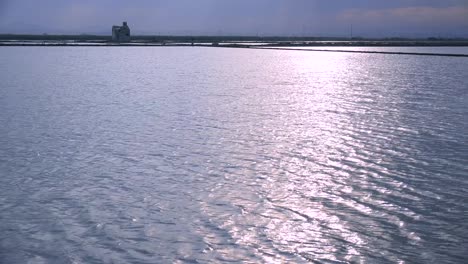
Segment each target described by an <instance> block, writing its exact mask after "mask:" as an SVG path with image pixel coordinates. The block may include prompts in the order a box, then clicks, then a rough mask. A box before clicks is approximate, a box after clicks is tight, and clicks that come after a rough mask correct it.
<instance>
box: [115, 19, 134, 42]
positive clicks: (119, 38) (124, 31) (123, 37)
mask: <svg viewBox="0 0 468 264" xmlns="http://www.w3.org/2000/svg"><path fill="white" fill-rule="evenodd" d="M112 41H115V42H130V28H129V27H128V25H127V22H123V25H122V26H112Z"/></svg>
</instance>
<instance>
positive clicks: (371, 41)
mask: <svg viewBox="0 0 468 264" xmlns="http://www.w3.org/2000/svg"><path fill="white" fill-rule="evenodd" d="M111 38H112V37H111V36H110V35H109V36H99V35H85V34H81V35H48V34H43V35H15V34H0V46H8V45H13V46H15V45H51V46H61V45H69V44H70V43H77V44H78V45H79V44H80V43H85V44H86V45H103V44H104V45H107V43H109V45H110V44H111V41H112V39H111ZM15 41H20V42H26V43H23V44H22V43H16V44H15ZM9 42H11V43H9ZM29 42H30V43H29ZM38 42H40V43H38ZM241 42H248V43H250V42H257V43H265V44H268V45H269V46H468V39H467V38H434V37H431V38H418V39H410V38H394V37H393V38H378V39H377V38H362V37H353V38H352V39H351V38H344V37H335V38H334V37H275V36H271V37H259V36H132V41H131V43H122V44H121V45H129V46H131V45H139V44H140V43H141V44H144V45H187V44H188V43H191V44H192V45H206V44H208V45H213V46H218V45H221V44H222V46H225V47H226V46H230V47H236V46H241V45H240V43H241ZM245 44H247V43H245ZM83 45H84V44H83ZM112 45H115V44H112ZM247 45H248V44H247ZM242 46H243V47H245V45H242Z"/></svg>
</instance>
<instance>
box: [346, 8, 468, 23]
mask: <svg viewBox="0 0 468 264" xmlns="http://www.w3.org/2000/svg"><path fill="white" fill-rule="evenodd" d="M338 20H340V21H345V22H349V23H362V24H368V23H378V24H382V23H383V24H385V23H386V24H390V25H391V24H398V25H401V24H406V25H408V26H419V25H438V26H464V27H466V26H468V7H445V8H435V7H403V8H391V9H380V10H366V9H348V10H345V11H343V12H341V13H340V14H338Z"/></svg>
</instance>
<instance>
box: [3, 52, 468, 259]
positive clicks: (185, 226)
mask: <svg viewBox="0 0 468 264" xmlns="http://www.w3.org/2000/svg"><path fill="white" fill-rule="evenodd" d="M71 50H72V49H60V48H56V49H47V48H44V49H43V50H41V51H42V53H36V52H32V51H34V49H24V50H22V52H24V53H25V55H27V56H29V57H30V58H31V61H36V60H37V61H40V62H41V63H40V65H41V67H35V66H34V64H32V63H30V64H29V65H24V62H23V61H20V60H17V59H15V57H13V58H12V57H8V54H6V53H5V52H4V54H3V55H5V57H6V58H7V60H8V61H9V63H8V67H6V64H5V63H3V64H2V63H0V69H2V70H3V71H4V72H5V73H6V75H5V76H6V77H11V78H6V79H5V87H7V88H5V89H4V90H2V91H1V94H0V95H1V96H2V97H1V98H7V100H6V101H7V104H3V105H2V106H0V109H1V110H3V111H2V113H4V114H2V115H0V118H1V120H0V121H2V122H3V123H4V124H6V125H5V127H6V128H3V130H0V132H2V133H4V135H6V136H5V137H3V138H1V139H0V143H2V144H3V146H4V148H3V149H4V150H3V152H1V151H0V158H2V160H4V161H6V162H4V163H3V164H1V165H0V166H2V167H1V168H2V169H3V170H4V171H8V172H9V174H8V175H10V176H7V178H3V179H1V182H0V183H2V184H3V185H2V186H4V187H3V189H1V191H3V192H2V193H5V197H8V198H7V200H5V201H6V202H4V203H3V204H4V205H2V206H3V207H2V208H8V209H9V210H10V211H8V213H7V214H8V215H7V216H8V219H13V220H15V221H13V220H12V221H6V222H5V223H4V227H0V231H5V232H11V231H9V230H15V231H20V232H15V234H11V235H10V237H9V238H7V241H14V242H15V243H11V244H15V245H19V246H17V247H16V249H14V248H13V247H11V252H14V253H15V254H14V255H15V256H22V255H21V254H20V251H18V250H19V249H20V250H22V251H21V252H23V251H24V252H35V251H34V249H35V248H37V246H38V245H39V244H41V243H44V241H46V239H45V238H47V237H49V238H53V239H52V240H53V241H55V240H56V239H55V238H58V239H57V241H63V242H60V243H54V242H53V241H49V240H47V242H48V243H49V244H50V245H51V246H49V247H47V248H46V249H44V252H47V253H48V254H50V255H51V256H57V255H58V258H59V259H60V258H65V259H75V260H83V259H85V256H92V257H93V259H97V260H103V259H107V260H115V261H117V262H118V261H121V262H131V261H132V260H133V261H135V260H139V261H141V262H143V263H154V262H190V261H192V262H194V261H200V262H208V261H214V262H227V261H234V262H239V261H246V262H278V263H284V262H306V261H308V260H310V261H327V260H328V261H333V260H336V261H349V262H360V261H363V262H370V263H379V262H392V263H393V262H399V261H402V262H407V263H413V262H420V263H424V262H433V260H439V262H440V261H442V262H444V261H447V262H456V261H455V260H457V259H458V257H460V256H463V255H464V254H465V253H464V248H463V249H462V246H461V245H462V243H461V242H463V238H464V236H465V233H466V229H463V227H466V224H465V223H464V221H462V220H463V219H461V217H460V216H461V215H463V212H466V203H459V201H461V200H462V199H463V197H464V194H465V190H466V187H468V186H467V184H468V183H467V182H466V180H465V179H464V178H463V177H462V175H463V173H462V172H463V171H466V169H467V167H466V165H465V163H464V160H463V157H465V156H466V149H465V148H463V146H464V144H463V143H466V142H467V140H468V139H467V138H466V136H465V135H464V134H461V131H463V127H464V125H465V124H464V122H463V120H464V117H465V116H466V114H467V111H468V110H467V108H466V104H464V102H465V101H466V96H465V93H464V92H465V90H464V89H465V88H466V85H465V86H464V80H466V78H467V77H468V76H466V72H465V71H464V69H465V68H466V61H465V60H462V59H454V58H451V59H447V58H429V57H428V58H426V57H422V58H421V57H410V56H386V55H368V54H367V55H364V54H338V53H311V52H310V53H309V52H300V51H299V52H297V51H274V50H238V49H201V48H164V49H146V48H122V49H121V48H116V49H112V50H108V49H106V48H100V49H95V48H87V49H81V48H74V49H73V53H71V52H70V51H71ZM11 51H12V52H13V51H17V49H11ZM115 51H119V53H114V52H115ZM116 54H118V55H116ZM63 57H65V58H67V60H61V59H63ZM109 57H111V58H113V60H112V62H109V60H108V58H109ZM124 62H125V63H124ZM38 65H39V64H38ZM96 65H98V66H96ZM15 67H16V68H15ZM22 67H24V69H29V70H28V72H32V73H34V74H33V76H35V77H36V79H34V80H33V79H32V78H31V76H32V75H29V73H28V74H27V73H26V71H22V70H18V69H21V68H22ZM27 67H29V68H27ZM13 69H16V70H13ZM50 72H54V73H55V74H54V76H51V75H50V74H49V73H50ZM440 72H444V73H445V74H444V75H443V76H441V75H440V74H439V73H440ZM40 76H42V77H40ZM111 77H112V78H111ZM41 78H42V79H41ZM64 80H68V81H66V82H65V81H64ZM33 84H34V85H33ZM8 87H14V89H13V88H8ZM19 87H20V88H21V89H20V88H19ZM33 87H34V89H33ZM5 113H7V114H5ZM28 127H34V129H28ZM5 129H8V131H10V132H8V133H6V130H5ZM11 131H14V133H12V132H11ZM30 139H36V140H33V141H28V140H30ZM27 142H28V143H27ZM460 143H462V144H460ZM465 145H466V144H465ZM26 146H27V147H26ZM6 153H8V155H6ZM16 161H22V162H23V163H24V164H27V167H30V168H33V169H31V170H27V169H24V168H23V167H22V166H20V165H19V164H20V163H17V162H16ZM22 168H23V169H22ZM16 171H18V172H16ZM23 175H26V177H23ZM44 175H46V176H44ZM11 186H21V187H22V188H21V190H20V191H15V192H13V191H11V190H17V189H15V188H13V187H12V188H8V187H11ZM442 186H443V187H442ZM15 199H16V200H15ZM25 199H26V200H27V201H28V203H27V206H30V208H27V207H24V206H23V207H13V206H11V205H12V204H15V202H16V203H18V201H25ZM47 201H49V204H48V205H47V206H44V205H42V203H44V202H47ZM11 208H13V209H11ZM31 208H33V209H31ZM38 208H39V209H38ZM25 209H26V210H25ZM27 209H29V210H27ZM32 212H34V214H33V213H32ZM49 216H53V217H50V218H49ZM18 219H19V220H18ZM21 219H23V220H21ZM24 219H27V220H24ZM44 219H45V220H44ZM57 219H59V220H57ZM56 221H60V223H61V224H57V222H56ZM24 222H29V223H28V224H29V225H32V226H33V227H31V228H23V227H24V226H23V225H22V224H24ZM18 223H19V224H18ZM454 227H458V228H454ZM54 228H55V229H54ZM62 228H63V229H62ZM54 230H55V231H54ZM57 230H58V231H57ZM5 232H0V233H5ZM51 234H52V235H51ZM11 237H13V238H14V239H16V240H13V239H12V238H11ZM31 237H34V238H35V239H30V238H31ZM77 244H85V246H83V247H79V246H76V245H77ZM5 245H6V246H5V247H7V248H10V247H9V245H10V244H8V243H5ZM439 245H445V246H443V247H442V249H439ZM18 248H19V249H18ZM15 250H17V251H15ZM57 252H74V253H73V254H72V255H73V256H71V257H70V256H68V255H66V256H63V255H60V254H61V253H57ZM16 253H17V254H16ZM31 256H35V255H34V253H31ZM7 257H8V259H13V260H18V259H15V258H19V257H12V256H10V255H7ZM41 257H42V258H46V259H47V257H44V256H41ZM31 258H33V257H31ZM19 260H29V259H28V258H27V257H25V259H19ZM22 262H24V261H22Z"/></svg>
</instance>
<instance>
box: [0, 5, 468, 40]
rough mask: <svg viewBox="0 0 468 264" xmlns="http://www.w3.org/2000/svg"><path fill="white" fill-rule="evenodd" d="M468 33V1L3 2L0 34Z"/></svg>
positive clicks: (432, 34) (379, 34)
mask: <svg viewBox="0 0 468 264" xmlns="http://www.w3.org/2000/svg"><path fill="white" fill-rule="evenodd" d="M122 21H128V24H129V26H130V27H131V29H132V34H188V35H199V34H209V35H213V34H217V35H218V34H221V35H233V34H236V35H256V34H259V35H297V36H300V35H314V36H348V35H349V31H350V25H351V24H352V25H353V29H354V33H355V35H361V36H444V37H447V36H463V37H468V0H127V1H122V0H0V33H49V34H54V33H60V34H63V33H66V34H80V33H90V34H110V28H111V26H112V25H113V24H120V23H121V22H122Z"/></svg>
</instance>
